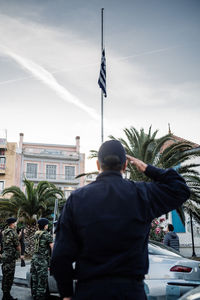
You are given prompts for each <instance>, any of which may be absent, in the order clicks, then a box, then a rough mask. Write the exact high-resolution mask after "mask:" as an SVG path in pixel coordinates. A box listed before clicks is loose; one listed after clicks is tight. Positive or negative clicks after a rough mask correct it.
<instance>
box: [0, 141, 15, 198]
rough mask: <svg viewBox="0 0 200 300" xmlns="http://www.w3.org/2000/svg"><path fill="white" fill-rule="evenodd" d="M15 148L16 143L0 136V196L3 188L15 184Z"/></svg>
mask: <svg viewBox="0 0 200 300" xmlns="http://www.w3.org/2000/svg"><path fill="white" fill-rule="evenodd" d="M16 149H17V143H9V142H7V139H6V138H0V197H2V195H1V194H2V191H3V190H4V189H5V188H7V187H10V186H12V185H15V166H16ZM6 197H8V196H6Z"/></svg>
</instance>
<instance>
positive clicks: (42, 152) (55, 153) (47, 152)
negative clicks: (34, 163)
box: [23, 148, 79, 161]
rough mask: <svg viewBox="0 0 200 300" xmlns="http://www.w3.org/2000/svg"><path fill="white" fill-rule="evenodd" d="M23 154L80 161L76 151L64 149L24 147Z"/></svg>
mask: <svg viewBox="0 0 200 300" xmlns="http://www.w3.org/2000/svg"><path fill="white" fill-rule="evenodd" d="M23 154H24V156H26V157H35V158H36V157H37V158H42V159H43V158H51V159H57V160H73V161H78V160H79V155H78V153H76V152H69V151H63V150H53V149H44V148H37V149H36V148H24V150H23Z"/></svg>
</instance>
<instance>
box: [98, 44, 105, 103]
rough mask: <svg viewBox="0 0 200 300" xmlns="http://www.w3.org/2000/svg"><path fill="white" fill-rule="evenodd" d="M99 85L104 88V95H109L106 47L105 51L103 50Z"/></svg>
mask: <svg viewBox="0 0 200 300" xmlns="http://www.w3.org/2000/svg"><path fill="white" fill-rule="evenodd" d="M98 85H99V87H100V88H101V89H102V91H103V94H104V97H107V93H106V57H105V49H103V51H102V57H101V68H100V74H99V80H98Z"/></svg>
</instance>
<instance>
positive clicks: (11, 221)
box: [6, 218, 17, 225]
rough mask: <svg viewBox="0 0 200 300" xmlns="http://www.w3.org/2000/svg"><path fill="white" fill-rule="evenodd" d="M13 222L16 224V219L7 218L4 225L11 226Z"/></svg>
mask: <svg viewBox="0 0 200 300" xmlns="http://www.w3.org/2000/svg"><path fill="white" fill-rule="evenodd" d="M15 222H17V219H16V218H8V219H7V220H6V223H7V224H8V225H10V224H13V223H15Z"/></svg>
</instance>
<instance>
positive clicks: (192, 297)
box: [179, 286, 200, 300]
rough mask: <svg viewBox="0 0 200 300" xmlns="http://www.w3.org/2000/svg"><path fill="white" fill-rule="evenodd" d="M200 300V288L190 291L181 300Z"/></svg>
mask: <svg viewBox="0 0 200 300" xmlns="http://www.w3.org/2000/svg"><path fill="white" fill-rule="evenodd" d="M199 299H200V286H198V287H197V288H195V289H193V290H191V291H189V292H188V293H186V294H185V295H183V296H182V297H181V298H179V300H199Z"/></svg>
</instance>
